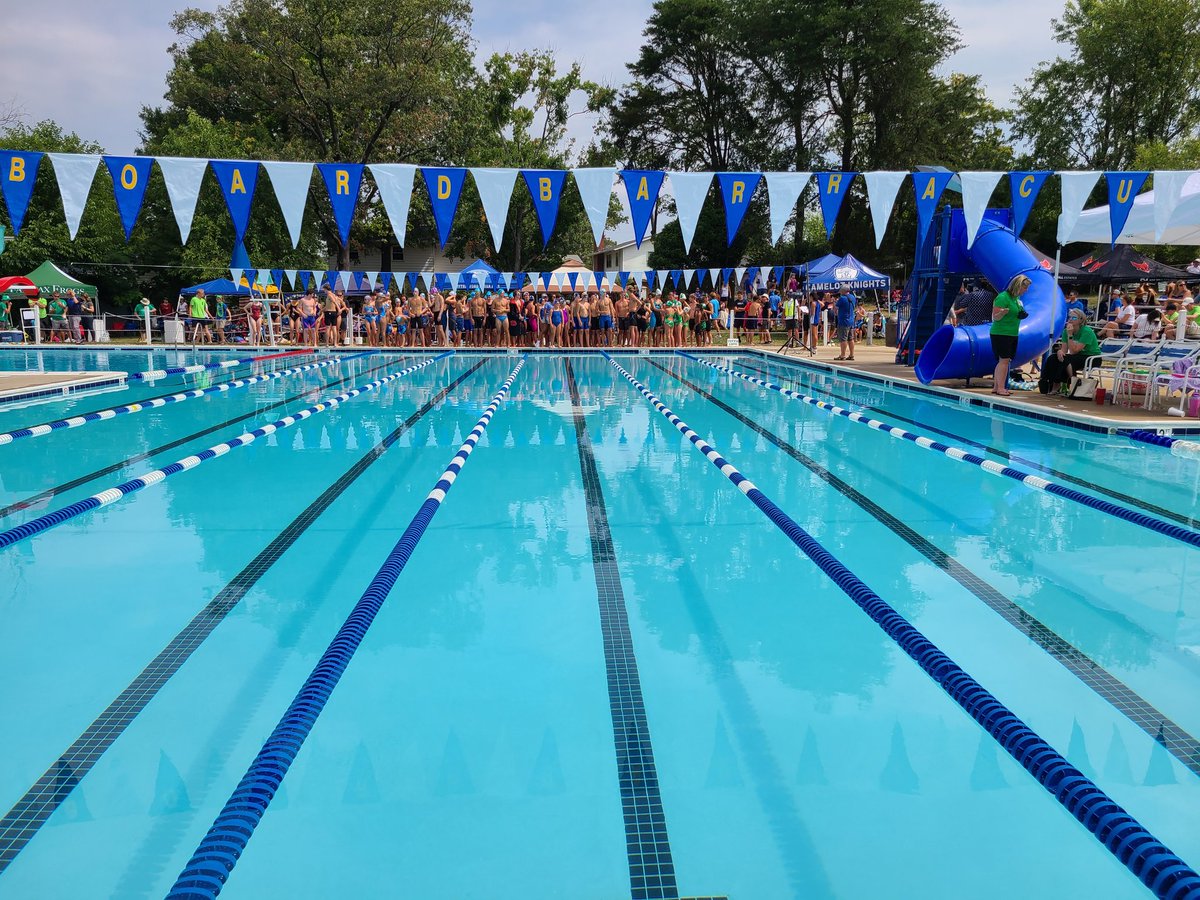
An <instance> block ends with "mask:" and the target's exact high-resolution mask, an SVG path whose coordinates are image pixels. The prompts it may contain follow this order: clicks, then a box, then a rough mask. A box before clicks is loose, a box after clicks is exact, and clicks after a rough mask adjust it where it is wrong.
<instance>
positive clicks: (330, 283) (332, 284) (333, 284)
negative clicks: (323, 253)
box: [321, 269, 338, 291]
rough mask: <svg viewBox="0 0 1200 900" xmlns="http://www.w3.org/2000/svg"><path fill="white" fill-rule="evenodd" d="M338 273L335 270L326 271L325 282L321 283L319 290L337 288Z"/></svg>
mask: <svg viewBox="0 0 1200 900" xmlns="http://www.w3.org/2000/svg"><path fill="white" fill-rule="evenodd" d="M337 282H338V273H337V269H326V270H325V280H324V281H323V282H321V290H326V289H328V290H331V291H332V290H334V289H335V288H337Z"/></svg>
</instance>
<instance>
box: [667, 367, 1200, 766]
mask: <svg viewBox="0 0 1200 900" xmlns="http://www.w3.org/2000/svg"><path fill="white" fill-rule="evenodd" d="M650 365H652V366H654V367H655V368H656V369H659V370H660V371H662V372H663V373H664V374H666V375H668V376H670V377H671V378H673V379H675V380H676V381H678V382H679V383H680V384H683V385H684V386H686V387H688V388H690V389H691V390H693V391H695V392H696V393H697V394H699V395H700V396H701V397H703V398H704V399H706V400H708V401H709V402H710V403H712V404H713V405H714V406H716V407H717V408H718V409H720V410H722V411H723V412H725V413H728V414H729V415H731V416H733V417H734V418H735V419H737V420H738V421H739V422H741V423H742V424H743V425H745V426H746V427H747V428H749V429H751V430H752V431H754V432H755V433H756V434H758V435H759V436H761V437H762V438H763V439H764V440H766V441H768V442H770V443H771V444H773V445H774V446H775V447H776V448H778V449H779V450H782V451H783V452H784V453H786V454H787V455H788V456H790V457H791V458H792V459H793V460H795V461H796V462H798V463H800V465H802V466H804V467H805V468H806V469H808V470H809V471H810V472H812V473H813V474H814V475H816V476H817V477H818V478H820V479H821V480H822V481H824V482H825V483H826V484H828V485H829V486H830V487H832V488H833V489H834V490H836V491H838V493H840V494H842V495H843V496H844V497H846V498H847V499H849V500H850V501H852V502H853V503H855V504H857V505H858V506H859V507H861V508H862V509H863V511H865V512H867V513H869V514H870V515H871V516H872V517H873V518H875V519H876V520H877V521H878V522H879V523H880V524H882V525H884V526H885V527H886V528H888V529H889V530H890V531H891V532H892V533H893V534H895V535H896V536H897V537H898V538H900V539H901V540H902V541H904V542H905V543H907V544H908V545H909V546H910V547H912V548H913V549H914V550H916V551H917V552H918V553H920V554H921V555H922V556H923V557H925V558H926V559H927V560H929V561H930V562H931V563H933V564H934V565H935V566H937V567H938V568H939V569H941V570H942V571H943V572H945V573H946V574H947V575H949V576H950V577H951V578H953V579H954V580H955V581H956V582H958V584H959V585H960V586H961V587H962V588H964V589H965V590H967V591H968V592H970V593H971V594H972V595H973V596H975V597H976V598H978V599H979V600H981V601H982V602H983V603H985V604H986V605H987V606H988V608H990V609H991V610H992V611H993V612H995V613H997V614H998V615H999V616H1000V618H1001V619H1003V620H1004V621H1005V622H1007V623H1008V624H1009V625H1011V626H1013V627H1014V628H1016V629H1017V631H1019V632H1021V633H1022V634H1023V635H1025V636H1026V637H1028V638H1029V639H1030V640H1031V641H1033V642H1034V643H1035V644H1037V645H1038V646H1039V647H1040V648H1041V649H1042V650H1044V651H1045V652H1046V653H1047V654H1048V655H1049V656H1050V657H1051V658H1052V659H1054V660H1056V661H1057V662H1058V663H1059V664H1060V665H1062V667H1063V668H1065V669H1066V670H1067V671H1068V672H1070V673H1071V674H1072V675H1074V676H1075V677H1076V678H1078V679H1079V680H1080V681H1082V682H1083V683H1084V684H1086V685H1087V686H1088V687H1089V688H1091V689H1092V690H1093V691H1095V692H1096V693H1097V694H1098V695H1099V696H1100V697H1101V698H1103V699H1104V700H1106V701H1108V703H1110V704H1111V705H1112V706H1113V707H1114V708H1115V709H1117V710H1118V711H1119V712H1120V713H1121V714H1122V715H1124V716H1126V717H1127V718H1128V719H1129V720H1130V721H1131V722H1133V723H1134V724H1135V725H1137V726H1138V727H1139V728H1141V729H1142V730H1143V731H1145V732H1146V733H1147V734H1148V735H1150V736H1151V737H1152V738H1154V739H1155V740H1156V741H1158V743H1160V744H1161V745H1162V746H1163V747H1165V748H1166V749H1167V751H1168V752H1169V753H1170V754H1171V755H1172V756H1174V757H1175V758H1176V759H1177V760H1179V762H1180V763H1182V764H1183V765H1184V766H1185V767H1186V768H1188V769H1189V770H1190V771H1191V772H1192V773H1193V774H1195V775H1200V741H1198V740H1197V739H1196V738H1195V737H1193V736H1192V735H1191V734H1189V733H1188V732H1187V731H1185V730H1184V729H1183V728H1182V727H1181V726H1180V725H1178V724H1177V723H1176V722H1174V721H1173V720H1172V719H1170V718H1169V717H1168V716H1167V715H1166V714H1165V713H1163V712H1162V711H1161V710H1159V709H1158V708H1157V707H1155V706H1154V705H1153V704H1151V703H1150V702H1149V701H1148V700H1146V699H1145V698H1144V697H1142V696H1141V695H1140V694H1138V693H1137V692H1136V691H1134V690H1133V689H1132V688H1130V687H1129V686H1128V685H1126V684H1125V682H1123V681H1121V680H1120V679H1119V678H1117V677H1116V676H1115V675H1113V674H1112V673H1111V672H1109V671H1108V670H1107V669H1105V668H1104V667H1103V666H1101V665H1100V664H1099V663H1098V662H1096V661H1095V660H1094V659H1092V658H1091V657H1090V656H1088V655H1087V654H1086V653H1084V652H1083V651H1082V650H1080V649H1079V648H1078V647H1076V646H1075V645H1073V644H1071V643H1070V642H1069V641H1067V640H1066V639H1065V638H1063V637H1062V636H1061V635H1059V634H1058V633H1057V632H1055V631H1054V630H1053V629H1051V628H1050V627H1049V626H1047V625H1046V624H1044V623H1043V622H1041V621H1039V620H1038V619H1037V618H1035V617H1034V616H1033V615H1031V614H1030V613H1029V612H1027V611H1026V610H1025V609H1023V608H1022V607H1021V606H1019V605H1018V604H1017V603H1015V602H1014V601H1012V600H1010V599H1009V598H1008V597H1006V596H1005V595H1004V594H1003V593H1001V592H1000V591H999V590H998V589H997V588H995V587H994V586H993V585H991V584H989V583H988V582H987V581H985V580H984V579H982V578H980V577H979V576H978V575H976V574H975V573H974V572H972V571H971V570H970V569H968V568H967V567H966V566H964V565H963V564H962V563H960V562H959V561H958V560H956V559H955V558H954V557H953V556H951V555H950V554H949V553H947V552H946V551H944V550H942V549H941V548H940V547H938V546H936V545H935V544H934V543H933V542H932V541H930V540H928V539H927V538H925V537H924V536H922V535H920V534H918V533H917V532H916V531H914V530H913V529H911V528H909V527H908V526H907V525H905V524H904V523H903V522H901V521H900V520H899V519H897V518H896V517H895V516H893V515H892V514H891V513H889V512H888V511H887V510H885V509H884V508H883V507H881V506H880V505H879V504H877V503H875V502H874V501H873V500H871V498H869V497H867V496H866V495H865V494H863V493H861V492H860V491H858V490H857V489H856V488H854V487H853V486H851V485H850V484H848V483H847V482H845V481H843V480H842V479H841V478H839V477H838V476H837V475H835V474H833V473H832V472H831V471H829V470H828V469H826V468H825V467H824V466H822V465H821V464H820V463H818V462H816V461H815V460H813V459H812V458H811V457H809V456H806V455H805V454H804V453H802V452H801V451H800V450H798V449H797V448H796V447H795V446H794V445H793V444H791V443H790V442H788V441H786V440H784V439H783V438H780V437H778V436H777V435H775V433H774V432H772V431H769V430H768V429H766V428H763V427H762V426H761V425H759V424H758V423H757V422H754V421H752V420H751V419H749V418H748V417H746V416H744V415H742V413H740V412H738V411H737V410H736V409H734V408H733V407H732V406H730V405H729V404H728V403H725V402H723V401H722V400H720V399H718V398H717V397H715V396H714V395H713V394H711V393H709V392H708V391H707V390H705V389H704V388H703V387H701V386H700V385H698V384H696V383H695V382H693V381H691V380H689V379H688V378H686V377H684V376H682V375H678V374H676V373H674V372H672V371H670V370H669V369H667V368H665V367H664V366H662V365H660V364H659V363H657V362H651V363H650Z"/></svg>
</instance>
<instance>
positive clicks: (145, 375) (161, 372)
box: [129, 359, 254, 381]
mask: <svg viewBox="0 0 1200 900" xmlns="http://www.w3.org/2000/svg"><path fill="white" fill-rule="evenodd" d="M252 362H254V360H253V359H223V360H221V361H220V362H211V363H203V364H198V365H194V366H172V367H171V368H169V369H150V370H148V371H146V372H130V373H129V377H130V378H132V379H133V380H135V381H158V380H159V379H160V378H168V377H170V376H171V375H192V374H195V373H196V372H206V371H209V370H212V369H233V368H236V367H237V366H248V365H250V363H252Z"/></svg>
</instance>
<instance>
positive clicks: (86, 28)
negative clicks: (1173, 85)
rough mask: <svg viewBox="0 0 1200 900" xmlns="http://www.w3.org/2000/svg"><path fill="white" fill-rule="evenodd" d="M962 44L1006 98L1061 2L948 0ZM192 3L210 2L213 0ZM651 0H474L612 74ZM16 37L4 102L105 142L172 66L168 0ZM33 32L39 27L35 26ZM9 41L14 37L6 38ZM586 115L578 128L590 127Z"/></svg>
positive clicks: (510, 41) (23, 20) (51, 10)
mask: <svg viewBox="0 0 1200 900" xmlns="http://www.w3.org/2000/svg"><path fill="white" fill-rule="evenodd" d="M944 2H945V4H946V6H947V7H948V8H949V10H950V12H951V14H952V15H953V16H954V18H955V19H956V20H957V21H958V24H959V26H960V28H961V29H962V36H963V41H964V42H965V43H966V45H967V48H966V49H965V50H964V51H962V52H960V53H959V54H958V55H957V56H956V57H955V58H954V59H953V60H952V63H951V65H952V68H954V69H956V70H958V71H963V72H968V73H978V74H981V75H982V76H983V80H984V84H985V85H986V87H987V90H988V94H989V96H990V97H991V98H992V99H993V100H994V101H995V102H997V103H1007V102H1008V101H1009V100H1010V98H1011V96H1012V89H1013V86H1014V85H1016V84H1018V83H1020V82H1021V81H1023V80H1024V79H1025V77H1026V76H1027V75H1028V74H1029V71H1030V70H1031V69H1032V67H1033V66H1034V65H1035V64H1036V63H1037V62H1039V61H1040V60H1043V59H1047V58H1049V57H1051V56H1053V55H1054V53H1055V45H1054V43H1053V41H1052V40H1051V38H1050V30H1049V23H1050V18H1051V17H1052V16H1053V15H1057V14H1058V13H1059V12H1061V4H1060V3H1058V2H1051V3H1050V4H1045V3H1043V2H1040V0H1011V2H1006V3H995V2H994V0H944ZM193 5H196V6H200V7H203V8H210V9H211V8H215V7H216V6H217V3H216V2H213V0H194V3H193ZM651 5H652V4H651V2H649V0H605V2H602V3H596V2H587V3H584V2H579V0H573V2H572V0H566V2H564V0H525V2H522V3H511V2H505V0H476V2H475V27H474V33H475V39H476V41H477V43H478V48H479V52H480V54H481V56H486V55H488V54H490V53H491V52H492V51H503V50H517V49H520V48H522V47H535V48H541V47H548V48H551V49H554V50H556V51H558V52H559V53H561V54H562V56H563V58H564V59H567V60H573V59H578V60H580V61H581V62H582V63H583V69H584V74H585V75H586V76H587V77H589V78H592V79H594V80H598V81H603V82H607V83H611V84H617V83H620V82H621V81H623V80H624V76H625V68H624V66H625V63H627V62H629V61H630V60H631V59H632V58H633V57H634V55H635V54H636V52H637V48H638V46H639V44H640V37H641V31H642V27H643V25H644V23H645V20H646V16H647V14H648V12H649V10H650V8H651ZM6 6H7V8H6V9H5V11H4V15H3V18H4V26H5V27H4V31H5V33H6V34H7V35H8V36H9V38H8V39H9V40H10V41H12V40H14V39H15V36H18V35H27V36H30V37H28V38H23V39H22V40H29V41H30V43H31V46H34V47H41V48H53V52H52V53H50V55H49V56H40V57H38V56H37V55H36V54H35V57H33V58H32V61H30V62H28V63H26V62H18V61H17V58H15V57H13V56H12V55H11V54H10V56H9V58H8V61H7V63H6V64H5V65H3V68H2V70H0V72H2V74H0V103H3V102H7V101H9V100H15V101H16V103H17V104H18V105H19V106H20V107H21V108H22V110H23V112H24V117H25V120H26V121H27V122H28V123H30V124H32V123H34V122H37V121H39V120H41V119H54V120H55V121H57V122H58V123H59V124H60V125H61V126H62V127H63V128H64V129H65V130H67V131H75V132H78V133H79V135H80V136H82V137H85V138H90V139H93V140H97V141H99V142H100V143H101V144H102V145H103V146H104V148H105V149H106V150H107V151H108V152H110V153H129V152H132V151H133V150H134V148H135V147H137V145H138V143H139V138H138V127H139V120H138V111H139V110H140V109H141V107H142V106H143V105H157V104H158V103H160V102H161V101H162V92H163V86H164V76H165V74H166V72H167V69H168V66H169V61H170V60H169V57H168V55H167V47H168V46H169V45H170V43H171V42H172V40H173V38H174V34H173V33H172V32H171V29H170V28H169V26H168V20H169V18H170V14H169V12H168V11H169V10H170V9H171V8H172V6H171V4H170V3H169V2H167V3H164V2H162V0H40V2H38V3H17V2H13V3H8V4H6ZM34 36H36V37H34ZM10 49H11V48H10ZM588 127H589V126H588V124H587V122H586V121H584V120H583V117H580V118H579V119H577V120H576V127H575V129H574V133H575V134H577V135H579V134H584V135H585V134H586V132H587V130H588Z"/></svg>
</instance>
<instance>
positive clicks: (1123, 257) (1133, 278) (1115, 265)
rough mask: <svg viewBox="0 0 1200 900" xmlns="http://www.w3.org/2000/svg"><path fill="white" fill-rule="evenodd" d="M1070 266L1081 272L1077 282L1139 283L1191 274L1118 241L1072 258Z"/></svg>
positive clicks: (1187, 276) (1167, 279) (1168, 279)
mask: <svg viewBox="0 0 1200 900" xmlns="http://www.w3.org/2000/svg"><path fill="white" fill-rule="evenodd" d="M1070 265H1072V266H1074V267H1075V268H1077V269H1079V270H1080V271H1081V272H1082V275H1080V276H1079V278H1078V279H1077V281H1076V282H1075V283H1076V284H1136V283H1137V282H1139V281H1151V282H1156V281H1174V280H1176V279H1180V278H1182V279H1187V278H1190V277H1192V276H1189V275H1188V273H1187V272H1185V271H1184V270H1183V269H1176V268H1175V267H1174V266H1168V265H1166V264H1164V263H1160V262H1157V261H1156V260H1153V259H1151V258H1150V257H1148V256H1143V255H1142V254H1141V253H1138V252H1137V251H1136V250H1134V249H1133V247H1132V246H1131V245H1129V244H1117V245H1116V246H1115V247H1113V248H1111V249H1109V250H1100V251H1097V252H1095V253H1088V254H1086V255H1085V256H1081V257H1079V258H1078V259H1073V260H1071V262H1070Z"/></svg>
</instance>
